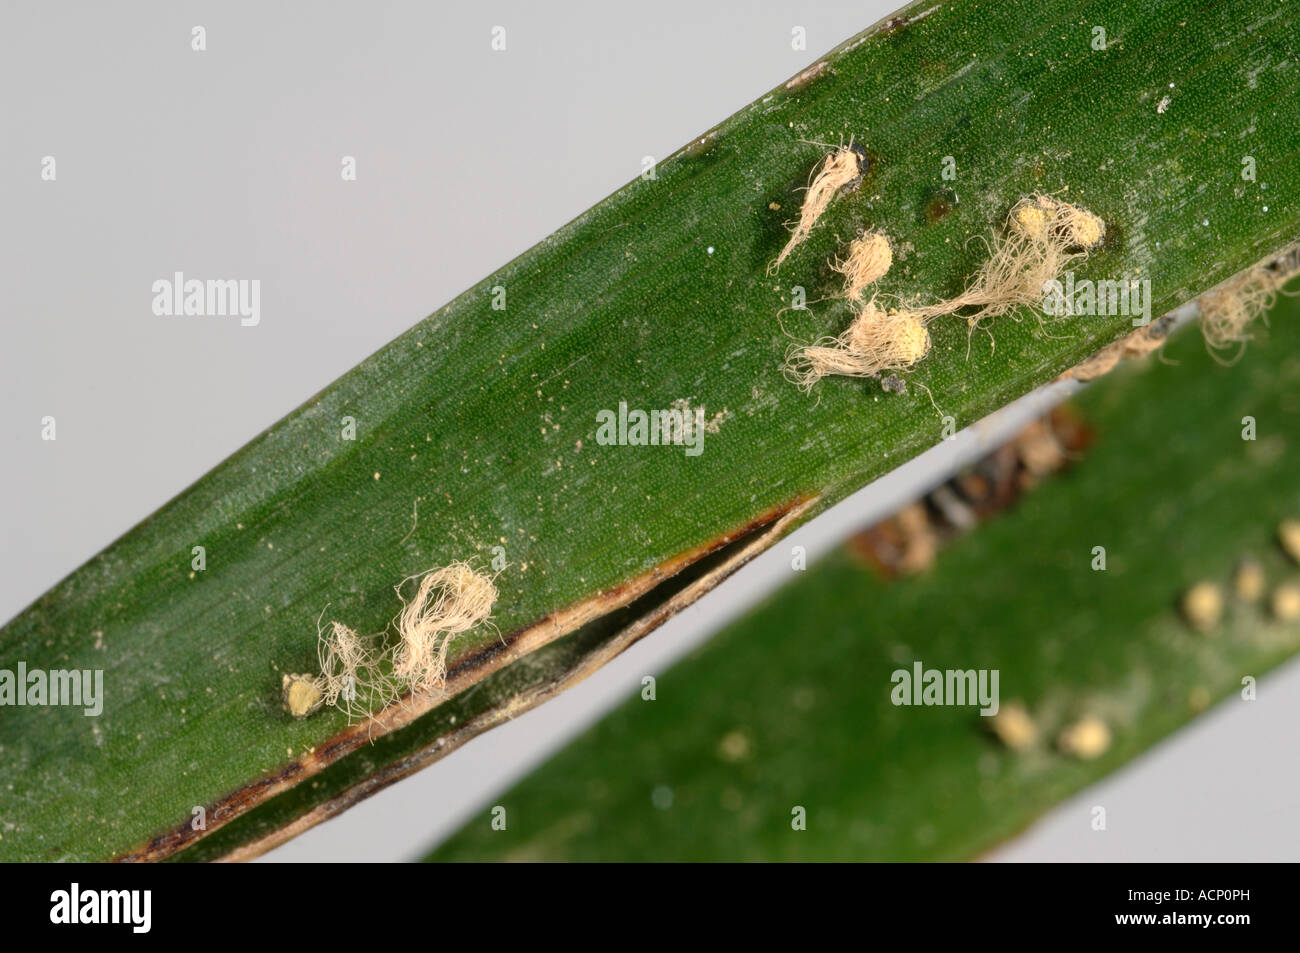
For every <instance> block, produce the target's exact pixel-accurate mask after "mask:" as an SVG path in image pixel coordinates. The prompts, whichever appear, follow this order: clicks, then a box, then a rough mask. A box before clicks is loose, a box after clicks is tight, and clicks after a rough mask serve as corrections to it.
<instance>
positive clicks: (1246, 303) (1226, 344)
mask: <svg viewBox="0 0 1300 953" xmlns="http://www.w3.org/2000/svg"><path fill="white" fill-rule="evenodd" d="M1297 274H1300V244H1298V245H1292V246H1291V247H1290V248H1288V249H1286V250H1285V251H1283V252H1282V253H1281V254H1278V255H1274V256H1270V257H1269V258H1268V259H1266V260H1265V261H1262V262H1260V263H1258V264H1256V265H1254V266H1252V267H1250V268H1247V269H1246V270H1245V271H1243V272H1241V273H1240V274H1237V275H1234V276H1233V277H1231V278H1229V279H1228V280H1227V281H1225V282H1223V283H1222V284H1220V285H1217V286H1216V287H1214V288H1212V289H1210V290H1209V291H1207V292H1206V293H1205V294H1203V295H1201V296H1200V297H1199V298H1197V299H1196V307H1197V310H1198V311H1199V312H1200V318H1199V320H1200V324H1201V334H1202V335H1203V336H1204V338H1205V344H1206V346H1207V347H1208V348H1209V349H1210V353H1211V354H1215V352H1217V351H1224V350H1227V349H1228V348H1231V347H1233V346H1234V345H1237V346H1239V350H1238V352H1237V355H1236V356H1234V357H1233V358H1231V359H1229V360H1228V361H1220V363H1231V362H1232V361H1235V360H1236V359H1237V358H1238V357H1240V356H1241V354H1242V352H1244V350H1245V347H1246V342H1247V341H1249V340H1250V339H1251V333H1250V326H1251V325H1252V324H1254V322H1255V319H1256V318H1258V317H1259V316H1260V315H1262V314H1263V313H1264V312H1265V311H1267V310H1268V309H1270V308H1271V307H1273V305H1274V303H1276V301H1277V296H1278V292H1280V291H1281V290H1282V286H1283V285H1285V284H1286V283H1287V282H1288V281H1290V280H1291V279H1292V278H1294V277H1295V276H1296V275H1297ZM1217 359H1218V358H1217V354H1216V360H1217Z"/></svg>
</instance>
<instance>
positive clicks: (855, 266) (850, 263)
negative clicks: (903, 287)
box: [833, 232, 894, 301]
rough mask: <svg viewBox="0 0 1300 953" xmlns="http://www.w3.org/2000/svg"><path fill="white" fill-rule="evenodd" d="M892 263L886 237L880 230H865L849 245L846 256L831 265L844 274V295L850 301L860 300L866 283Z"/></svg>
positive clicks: (891, 255) (892, 255) (883, 271)
mask: <svg viewBox="0 0 1300 953" xmlns="http://www.w3.org/2000/svg"><path fill="white" fill-rule="evenodd" d="M893 263H894V252H893V249H892V248H890V245H889V239H888V237H886V236H885V235H883V234H881V233H880V232H866V233H864V234H863V235H862V237H861V238H857V239H854V241H853V242H852V243H851V244H850V245H849V255H848V257H847V258H845V259H843V260H842V261H837V262H835V264H834V266H833V267H834V268H835V270H836V271H838V272H839V273H840V274H842V275H843V276H844V296H845V297H846V298H848V299H849V300H850V301H861V300H862V292H863V290H864V289H865V288H866V287H867V285H869V284H871V283H872V282H873V281H876V280H878V279H879V278H881V277H882V276H883V275H884V274H885V272H887V271H889V267H890V265H892V264H893Z"/></svg>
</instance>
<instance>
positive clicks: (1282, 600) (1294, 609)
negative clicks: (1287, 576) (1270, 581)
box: [1269, 582, 1300, 622]
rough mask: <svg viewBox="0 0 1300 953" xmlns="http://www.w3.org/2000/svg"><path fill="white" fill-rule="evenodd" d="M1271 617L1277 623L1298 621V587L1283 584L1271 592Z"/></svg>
mask: <svg viewBox="0 0 1300 953" xmlns="http://www.w3.org/2000/svg"><path fill="white" fill-rule="evenodd" d="M1269 607H1270V608H1271V609H1272V610H1273V617H1274V618H1275V619H1277V620H1278V621H1279V622H1294V621H1296V620H1297V619H1300V585H1296V584H1295V583H1293V582H1287V583H1283V584H1282V585H1280V586H1278V587H1277V588H1276V589H1274V590H1273V596H1272V598H1271V599H1270V600H1269Z"/></svg>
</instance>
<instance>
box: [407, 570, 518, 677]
mask: <svg viewBox="0 0 1300 953" xmlns="http://www.w3.org/2000/svg"><path fill="white" fill-rule="evenodd" d="M412 579H418V580H419V583H418V584H417V586H416V591H415V595H414V596H413V597H412V598H411V600H410V601H409V602H407V601H406V600H405V598H403V596H402V588H403V586H405V584H406V583H408V582H410V581H411V580H412ZM396 591H397V595H398V598H401V599H402V601H403V602H404V603H405V606H404V608H403V609H402V611H401V613H400V614H399V615H398V617H397V634H398V637H399V638H400V639H401V642H400V644H399V645H398V646H397V649H396V651H395V652H394V654H393V673H394V675H396V676H397V677H398V678H399V679H401V680H402V681H403V682H404V683H405V684H407V685H409V686H410V687H411V689H413V690H415V691H423V690H427V689H430V688H442V687H443V685H444V683H445V681H446V676H447V650H448V648H449V647H450V646H451V643H452V641H453V640H454V639H455V638H456V637H457V636H458V635H461V634H463V633H465V632H468V631H469V630H470V629H473V628H476V627H478V626H479V625H481V624H483V623H484V622H486V621H487V620H488V617H489V616H491V614H492V606H493V605H494V604H495V603H496V601H497V589H496V586H495V585H493V583H492V580H491V579H489V578H488V577H487V576H485V575H483V574H482V573H480V572H477V571H476V570H475V569H474V568H473V567H472V566H470V565H469V563H465V562H455V563H452V564H451V565H450V566H444V567H442V568H441V569H432V570H430V571H428V572H426V573H424V574H422V575H419V576H411V577H410V578H408V579H405V580H403V581H402V583H401V584H400V585H398V586H397V587H396Z"/></svg>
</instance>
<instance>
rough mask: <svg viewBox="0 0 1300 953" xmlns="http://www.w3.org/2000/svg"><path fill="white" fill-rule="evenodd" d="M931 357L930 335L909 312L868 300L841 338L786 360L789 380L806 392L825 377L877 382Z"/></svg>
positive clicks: (821, 341) (796, 351)
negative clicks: (884, 374)
mask: <svg viewBox="0 0 1300 953" xmlns="http://www.w3.org/2000/svg"><path fill="white" fill-rule="evenodd" d="M929 352H930V332H929V331H927V330H926V329H925V325H924V324H923V323H922V322H921V320H920V319H919V318H917V317H916V315H915V314H913V313H912V312H910V311H889V312H886V311H884V310H883V309H881V308H879V307H878V306H877V305H876V303H875V299H874V298H873V299H872V300H871V301H868V302H867V304H866V305H865V306H864V307H863V309H862V310H861V311H860V312H859V313H858V315H857V316H856V317H855V318H854V319H853V323H852V324H851V325H849V327H848V328H847V329H846V330H845V331H844V332H843V333H842V334H840V335H839V337H824V338H821V339H819V340H817V341H814V342H813V343H812V344H810V345H807V346H806V347H801V346H798V345H796V346H795V347H793V348H792V349H791V351H790V352H789V353H788V354H787V356H786V364H785V374H786V378H787V379H788V380H790V381H791V382H792V383H794V384H795V385H796V386H798V387H799V388H800V389H801V390H803V391H805V392H807V391H810V390H812V388H813V386H814V385H815V384H816V383H817V382H818V381H820V380H821V379H822V378H823V377H826V376H828V375H831V374H838V375H843V376H845V377H875V376H877V375H879V374H880V373H882V372H884V371H902V370H907V369H908V368H909V367H911V366H912V365H914V364H916V362H917V361H919V360H921V359H922V358H923V357H925V356H926V354H928V353H929Z"/></svg>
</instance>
